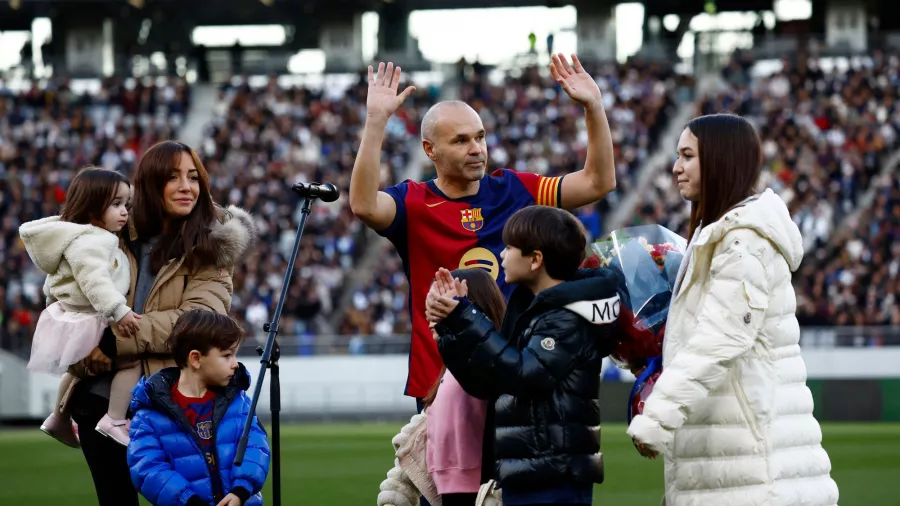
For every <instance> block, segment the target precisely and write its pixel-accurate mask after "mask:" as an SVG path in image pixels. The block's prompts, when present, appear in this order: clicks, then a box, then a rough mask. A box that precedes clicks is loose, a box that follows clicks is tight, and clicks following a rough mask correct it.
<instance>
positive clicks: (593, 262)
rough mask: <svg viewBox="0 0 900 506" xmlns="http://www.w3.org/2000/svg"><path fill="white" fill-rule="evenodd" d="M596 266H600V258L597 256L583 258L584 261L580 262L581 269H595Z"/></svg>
mask: <svg viewBox="0 0 900 506" xmlns="http://www.w3.org/2000/svg"><path fill="white" fill-rule="evenodd" d="M598 267H600V258H598V257H597V256H592V257H590V258H585V259H584V262H582V263H581V268H582V269H596V268H598Z"/></svg>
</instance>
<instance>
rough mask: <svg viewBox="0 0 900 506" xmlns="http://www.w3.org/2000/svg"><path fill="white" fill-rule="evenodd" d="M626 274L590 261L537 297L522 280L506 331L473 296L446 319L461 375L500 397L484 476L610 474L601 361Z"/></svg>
mask: <svg viewBox="0 0 900 506" xmlns="http://www.w3.org/2000/svg"><path fill="white" fill-rule="evenodd" d="M617 276H618V274H617V273H615V272H614V271H611V270H609V269H584V270H580V271H578V274H577V275H576V277H575V279H573V280H572V281H567V282H564V283H561V284H559V285H557V286H555V287H553V288H551V289H548V290H545V291H543V292H541V293H539V294H538V295H537V296H534V295H532V294H531V292H529V291H528V290H525V289H524V288H521V287H520V288H517V289H516V290H515V291H514V292H513V295H512V296H511V297H510V300H509V305H508V307H507V313H506V316H505V318H504V321H503V327H502V329H501V331H500V332H497V331H496V330H495V329H494V326H493V324H492V323H491V321H490V320H489V319H488V318H487V317H486V316H485V315H484V314H483V313H482V312H481V311H479V310H477V309H476V308H475V307H474V306H473V305H471V304H470V303H469V302H468V301H467V300H466V299H463V300H461V302H460V304H459V305H458V306H457V307H456V309H455V310H454V311H453V312H452V313H451V314H450V315H449V316H448V317H447V318H446V319H445V320H444V321H443V322H441V324H440V325H439V326H438V328H437V330H438V333H439V334H440V335H441V337H440V340H439V343H438V347H439V349H440V352H441V357H442V358H443V360H444V363H445V364H446V365H447V368H448V369H449V370H450V371H451V372H452V373H453V376H454V377H455V378H456V379H457V380H458V381H459V382H460V385H461V386H462V387H463V389H465V390H466V392H467V393H469V395H473V396H475V397H479V398H482V399H489V400H494V403H493V407H494V410H493V412H492V413H489V416H488V423H489V425H490V424H491V422H492V427H493V429H494V433H493V436H494V438H495V440H494V441H493V442H492V441H490V439H491V438H490V434H488V437H486V441H485V442H486V444H485V447H484V448H485V452H486V453H487V452H490V451H491V449H492V448H493V462H494V466H493V473H491V474H487V473H483V475H484V476H483V477H484V478H488V477H493V478H496V479H497V480H498V482H499V484H500V486H501V487H503V486H510V487H515V488H516V489H518V490H522V489H526V490H527V489H529V488H541V489H546V488H551V487H554V486H557V485H579V484H581V485H585V484H592V483H602V482H603V459H602V455H601V453H600V405H599V395H600V367H601V364H602V360H603V357H605V356H607V355H609V353H610V352H611V351H612V349H613V345H614V339H615V337H614V327H615V325H614V324H615V321H616V318H617V316H618V312H619V296H618V295H617V293H616V286H617V279H618V278H617ZM486 429H487V430H489V429H490V427H487V428H486ZM491 443H493V444H491ZM485 460H486V461H488V462H490V460H489V459H485Z"/></svg>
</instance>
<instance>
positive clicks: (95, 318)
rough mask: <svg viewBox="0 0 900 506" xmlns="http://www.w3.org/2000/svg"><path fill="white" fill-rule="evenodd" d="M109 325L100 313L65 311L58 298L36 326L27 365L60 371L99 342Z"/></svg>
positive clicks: (47, 371)
mask: <svg viewBox="0 0 900 506" xmlns="http://www.w3.org/2000/svg"><path fill="white" fill-rule="evenodd" d="M107 325H108V323H107V321H106V318H105V317H104V316H103V315H101V314H98V313H76V312H71V311H66V310H65V309H64V308H63V306H62V305H61V304H60V303H59V302H54V303H53V304H50V305H49V306H47V309H44V311H43V312H42V313H41V316H40V318H38V322H37V326H36V327H35V329H34V338H33V339H32V343H31V360H29V362H28V369H29V370H31V371H34V372H45V373H50V374H55V375H61V374H62V373H64V372H66V369H67V368H68V367H69V366H70V365H72V364H74V363H77V362H79V361H81V360H82V359H84V358H85V357H87V356H88V354H90V352H91V351H92V350H93V349H94V348H96V347H97V345H98V344H100V337H101V336H102V335H103V330H104V329H105V328H106V327H107Z"/></svg>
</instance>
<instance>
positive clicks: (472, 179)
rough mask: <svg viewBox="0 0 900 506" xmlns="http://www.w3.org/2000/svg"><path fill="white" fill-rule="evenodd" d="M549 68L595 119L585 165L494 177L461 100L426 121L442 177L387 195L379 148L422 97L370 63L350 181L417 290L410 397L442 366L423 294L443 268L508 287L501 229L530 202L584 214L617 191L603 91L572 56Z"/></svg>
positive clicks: (353, 200)
mask: <svg viewBox="0 0 900 506" xmlns="http://www.w3.org/2000/svg"><path fill="white" fill-rule="evenodd" d="M550 72H551V74H552V75H553V78H554V79H555V80H556V82H557V83H559V84H560V86H561V87H562V89H563V90H564V91H565V92H566V93H567V94H568V95H569V97H571V98H572V99H573V100H575V101H576V102H578V103H580V104H582V105H583V106H584V109H585V115H586V118H587V131H588V148H587V157H586V160H585V164H584V168H583V169H581V170H579V171H577V172H573V173H571V174H566V175H565V176H561V177H544V176H540V175H537V174H532V173H525V172H514V171H511V170H506V169H499V170H496V171H494V172H492V173H490V175H488V173H487V166H488V153H487V144H486V142H485V131H484V125H483V124H482V122H481V118H480V117H479V116H478V113H476V112H475V111H474V110H473V109H472V108H471V107H469V106H468V105H467V104H466V103H464V102H460V101H447V102H440V103H438V104H436V105H434V106H433V107H432V108H431V109H430V110H429V111H428V113H427V114H426V115H425V117H424V118H423V120H422V129H421V130H422V148H423V149H424V150H425V154H426V155H428V158H429V159H431V161H432V162H434V168H435V170H436V172H437V177H436V178H435V179H433V180H431V181H427V182H424V183H418V182H415V181H411V180H408V181H404V182H402V183H400V184H398V185H396V186H392V187H390V188H387V189H385V190H384V191H379V189H378V187H379V179H380V170H381V146H382V142H383V140H384V133H385V127H386V125H387V122H388V119H389V118H390V117H391V115H392V114H393V113H394V112H395V111H396V110H397V108H399V107H400V104H402V103H403V101H404V100H405V99H406V98H407V97H408V96H409V95H410V93H412V92H413V91H414V89H415V88H413V87H408V88H406V89H404V90H403V91H402V92H400V93H398V87H399V81H400V67H396V68H395V67H394V65H393V63H388V64H387V66H385V65H384V63H379V64H378V71H377V72H374V73H373V69H372V67H371V66H370V67H369V91H368V96H367V98H366V108H367V110H366V125H365V130H364V131H363V138H362V143H361V144H360V147H359V154H358V155H357V157H356V163H355V164H354V165H353V174H352V176H351V180H350V207H351V208H352V209H353V214H355V215H356V216H357V217H359V219H361V220H362V221H363V222H364V223H365V224H366V225H368V226H369V227H370V228H372V229H374V230H375V231H376V232H378V233H379V234H380V235H382V236H384V237H387V238H388V239H389V240H390V241H391V242H392V243H393V244H394V246H395V247H396V249H397V252H398V253H399V254H400V257H401V258H402V260H403V266H404V269H405V271H406V276H407V278H408V279H409V285H410V304H409V306H410V312H411V320H412V326H413V332H412V346H411V348H410V360H409V375H408V377H407V382H406V391H405V393H406V395H408V396H411V397H415V398H416V399H417V401H418V404H419V410H421V399H422V397H424V396H425V395H426V394H427V393H428V391H429V389H430V388H431V387H432V386H433V385H434V383H435V381H436V380H437V378H438V375H439V374H440V370H441V356H440V353H439V352H438V349H437V345H436V344H435V342H434V339H432V337H431V331H430V329H429V326H428V322H427V321H426V319H425V297H426V295H427V293H428V290H429V288H430V287H431V282H432V280H433V278H434V273H435V272H436V271H437V270H438V268H439V267H445V268H448V269H457V268H481V269H484V270H486V271H488V272H489V273H490V274H491V275H492V276H493V277H494V279H495V280H497V283H498V285H499V286H500V289H501V290H502V291H503V294H504V296H506V297H509V295H510V294H511V293H512V290H513V288H514V287H513V286H510V285H507V284H506V282H505V279H504V278H505V277H504V276H503V268H502V266H501V265H500V260H499V259H500V252H501V251H502V250H503V239H502V232H503V225H504V224H505V223H506V220H507V218H509V217H510V216H511V215H512V214H513V213H515V212H516V211H518V210H519V209H522V208H523V207H527V206H531V205H542V206H553V207H562V208H564V209H576V208H578V207H581V206H584V205H586V204H590V203H592V202H596V201H597V200H600V199H601V198H603V197H604V196H605V195H606V194H607V193H609V192H610V191H612V190H613V189H614V188H615V187H616V177H615V165H614V161H613V144H612V138H611V136H610V131H609V122H608V121H607V119H606V113H605V112H604V110H603V104H602V97H601V94H600V88H599V87H598V86H597V84H596V82H594V79H593V78H592V77H591V76H590V75H589V74H588V73H586V72H585V71H584V68H582V66H581V62H579V61H578V58H577V57H576V56H575V55H572V62H571V64H570V63H569V62H568V61H567V60H566V58H565V57H564V56H563V55H554V56H553V57H552V62H551V64H550Z"/></svg>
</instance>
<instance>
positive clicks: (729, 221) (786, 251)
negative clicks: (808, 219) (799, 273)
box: [697, 189, 803, 272]
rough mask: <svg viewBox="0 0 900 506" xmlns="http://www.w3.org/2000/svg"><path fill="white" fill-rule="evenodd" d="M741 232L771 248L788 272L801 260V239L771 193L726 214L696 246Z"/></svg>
mask: <svg viewBox="0 0 900 506" xmlns="http://www.w3.org/2000/svg"><path fill="white" fill-rule="evenodd" d="M742 228H745V229H750V230H753V231H755V232H756V233H758V234H759V235H761V236H762V237H765V238H766V239H768V240H769V241H770V242H771V243H772V244H774V245H775V247H776V248H777V249H778V251H779V253H781V255H782V256H783V257H784V259H785V260H787V263H788V265H789V266H790V268H791V271H792V272H793V271H796V270H797V269H798V268H799V267H800V262H801V261H802V260H803V237H802V236H801V235H800V229H799V228H797V225H796V224H795V223H794V221H793V220H792V219H791V214H790V212H789V211H788V208H787V205H786V204H785V203H784V201H783V200H781V197H779V196H778V195H777V194H775V192H774V191H772V190H771V189H766V191H764V192H763V193H761V194H759V195H755V196H753V197H751V198H749V199H747V200H746V201H744V203H742V204H741V205H739V206H738V207H736V208H734V209H732V210H731V211H729V212H727V213H726V214H725V216H724V217H722V219H720V220H719V221H717V222H716V223H715V224H714V225H713V226H711V227H709V229H710V230H709V232H707V231H706V230H703V231H702V232H701V235H700V237H699V238H698V240H697V244H698V245H699V244H703V243H707V242H718V241H720V240H721V239H722V238H723V237H725V235H726V234H727V233H728V232H731V231H732V230H737V229H742ZM707 234H708V235H707Z"/></svg>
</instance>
